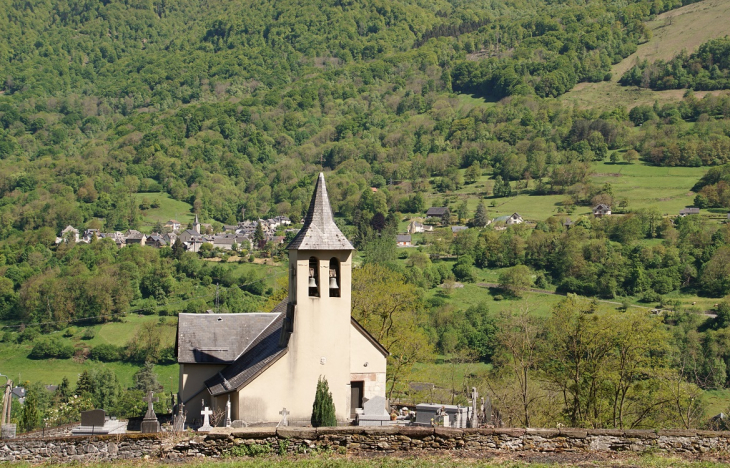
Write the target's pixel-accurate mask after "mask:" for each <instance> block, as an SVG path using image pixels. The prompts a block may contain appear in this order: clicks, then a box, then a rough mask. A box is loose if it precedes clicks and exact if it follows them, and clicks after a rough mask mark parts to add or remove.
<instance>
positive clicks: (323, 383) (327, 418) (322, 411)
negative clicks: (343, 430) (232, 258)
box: [312, 377, 337, 427]
mask: <svg viewBox="0 0 730 468" xmlns="http://www.w3.org/2000/svg"><path fill="white" fill-rule="evenodd" d="M336 425H337V417H336V416H335V403H334V401H332V392H330V387H329V384H328V383H327V379H326V378H324V377H320V378H319V380H318V381H317V393H316V394H315V396H314V404H313V405H312V426H313V427H322V426H336Z"/></svg>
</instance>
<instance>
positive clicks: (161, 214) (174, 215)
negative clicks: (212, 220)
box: [134, 192, 203, 233]
mask: <svg viewBox="0 0 730 468" xmlns="http://www.w3.org/2000/svg"><path fill="white" fill-rule="evenodd" d="M134 197H135V199H136V201H137V203H142V201H143V200H146V201H149V202H150V203H151V202H153V201H155V200H156V201H158V202H159V203H160V206H159V208H150V209H148V210H144V211H142V223H141V226H140V231H142V232H145V233H150V232H152V228H153V227H154V225H155V223H157V222H158V221H159V222H161V223H162V224H165V223H166V222H168V221H169V220H171V219H174V220H176V221H180V222H181V223H182V225H183V228H185V226H187V224H188V223H192V222H193V220H194V219H195V215H193V213H192V212H191V208H192V206H191V205H190V204H189V203H185V202H183V201H179V200H173V199H172V198H170V195H169V194H167V193H163V192H158V193H135V194H134ZM200 222H203V220H200Z"/></svg>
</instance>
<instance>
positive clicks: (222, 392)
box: [175, 173, 388, 424]
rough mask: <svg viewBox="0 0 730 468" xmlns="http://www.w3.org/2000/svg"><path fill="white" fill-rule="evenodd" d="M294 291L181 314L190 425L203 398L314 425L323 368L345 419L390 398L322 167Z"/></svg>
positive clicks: (293, 262)
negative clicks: (255, 306)
mask: <svg viewBox="0 0 730 468" xmlns="http://www.w3.org/2000/svg"><path fill="white" fill-rule="evenodd" d="M287 249H288V251H289V296H288V298H287V299H286V300H284V301H282V303H280V304H279V305H277V306H276V307H275V309H274V311H272V312H268V313H244V314H180V316H179V321H178V328H177V338H176V343H175V351H176V354H177V360H178V363H179V364H180V381H179V389H180V395H179V397H180V401H181V402H183V403H184V404H185V408H186V410H187V414H188V416H187V423H188V424H191V423H193V422H194V421H195V420H196V419H199V418H200V416H199V415H200V411H201V409H202V408H201V406H202V405H203V404H204V405H205V406H208V407H211V409H213V411H216V410H217V411H221V410H223V409H224V408H225V406H226V403H227V402H228V401H229V400H230V402H231V419H232V420H242V421H243V422H244V423H246V424H266V423H276V422H278V421H280V419H281V418H282V416H281V415H280V412H281V411H282V410H283V409H284V408H286V411H287V412H288V414H289V416H288V419H289V420H290V421H292V423H294V424H297V423H299V424H306V423H308V421H309V419H310V417H311V414H312V404H313V403H314V394H315V390H316V387H317V380H318V379H319V377H320V376H322V377H325V378H326V379H327V381H328V383H329V388H330V391H331V392H332V398H333V400H334V404H335V410H336V416H337V420H338V422H339V423H341V424H346V423H348V422H349V421H352V420H353V419H354V417H355V409H356V408H362V407H363V402H364V401H367V400H368V399H370V398H373V397H375V396H381V397H385V385H386V379H385V371H386V360H387V356H388V351H387V350H386V349H385V348H384V347H383V346H382V345H381V344H380V343H378V342H377V340H376V339H375V338H373V337H372V336H371V335H370V334H369V333H368V332H367V331H366V330H365V329H364V328H363V327H362V326H361V325H360V324H359V323H357V321H355V319H353V318H352V314H351V308H352V305H351V302H352V301H351V291H352V257H353V251H354V247H353V246H352V244H350V242H349V241H348V240H347V238H346V237H345V236H344V235H343V234H342V232H341V231H340V229H339V228H338V227H337V225H336V224H335V222H334V217H333V214H332V207H331V206H330V202H329V198H328V196H327V187H326V185H325V180H324V175H323V174H321V173H320V174H319V178H318V179H317V183H316V185H315V187H314V195H313V196H312V201H311V203H310V205H309V210H308V212H307V215H306V217H305V219H304V226H303V227H302V229H301V231H300V232H299V233H298V234H297V236H296V237H295V238H294V240H292V242H291V243H290V244H289V246H288V247H287Z"/></svg>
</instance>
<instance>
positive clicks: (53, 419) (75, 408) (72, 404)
mask: <svg viewBox="0 0 730 468" xmlns="http://www.w3.org/2000/svg"><path fill="white" fill-rule="evenodd" d="M90 409H94V404H93V403H92V402H91V399H90V398H88V397H86V396H78V395H74V396H72V397H71V398H69V400H68V402H65V403H61V404H59V405H58V406H54V407H53V408H51V409H49V410H48V413H47V414H46V417H45V418H43V424H44V425H45V426H46V427H56V426H61V425H63V424H69V423H72V422H76V421H78V420H79V419H80V418H81V412H82V411H87V410H90Z"/></svg>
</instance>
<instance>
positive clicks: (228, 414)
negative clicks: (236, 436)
mask: <svg viewBox="0 0 730 468" xmlns="http://www.w3.org/2000/svg"><path fill="white" fill-rule="evenodd" d="M223 425H224V426H225V427H231V396H230V395H228V401H227V402H226V420H225V422H224V424H223Z"/></svg>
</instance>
